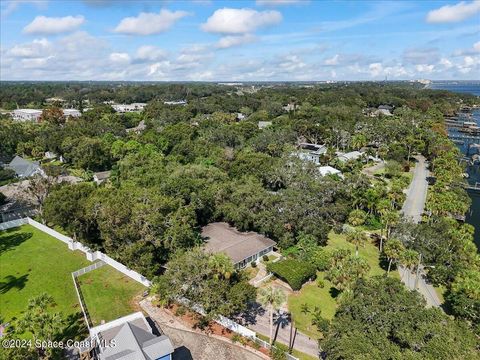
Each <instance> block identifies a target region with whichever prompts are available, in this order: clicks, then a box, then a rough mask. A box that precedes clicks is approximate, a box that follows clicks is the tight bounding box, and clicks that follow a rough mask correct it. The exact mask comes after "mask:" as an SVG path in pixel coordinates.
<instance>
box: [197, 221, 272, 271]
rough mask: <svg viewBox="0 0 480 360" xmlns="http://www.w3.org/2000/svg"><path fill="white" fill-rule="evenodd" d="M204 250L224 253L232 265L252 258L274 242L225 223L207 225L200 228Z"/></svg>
mask: <svg viewBox="0 0 480 360" xmlns="http://www.w3.org/2000/svg"><path fill="white" fill-rule="evenodd" d="M202 237H203V238H205V241H206V242H205V250H206V251H207V252H210V253H214V254H216V253H225V254H226V255H228V256H229V257H230V258H231V259H232V261H233V263H234V264H237V263H239V262H241V261H242V260H244V259H247V258H249V257H251V256H254V255H256V254H258V253H260V252H262V250H265V249H268V248H270V247H273V246H275V245H276V242H275V241H273V240H271V239H269V238H267V237H266V236H263V235H261V234H258V233H256V232H253V231H250V232H241V231H238V230H237V229H236V228H234V227H233V226H230V225H229V224H227V223H225V222H216V223H211V224H208V225H207V226H205V227H203V228H202Z"/></svg>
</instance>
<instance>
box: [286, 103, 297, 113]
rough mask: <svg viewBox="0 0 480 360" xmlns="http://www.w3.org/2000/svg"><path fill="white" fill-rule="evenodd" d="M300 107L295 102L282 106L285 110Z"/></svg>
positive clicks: (288, 110)
mask: <svg viewBox="0 0 480 360" xmlns="http://www.w3.org/2000/svg"><path fill="white" fill-rule="evenodd" d="M299 107H300V105H297V104H287V105H285V106H284V107H283V110H285V111H286V112H290V111H294V110H297V109H298V108H299Z"/></svg>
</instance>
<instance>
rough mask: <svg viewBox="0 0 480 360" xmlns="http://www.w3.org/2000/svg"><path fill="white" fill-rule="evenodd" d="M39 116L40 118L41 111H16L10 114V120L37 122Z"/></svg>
mask: <svg viewBox="0 0 480 360" xmlns="http://www.w3.org/2000/svg"><path fill="white" fill-rule="evenodd" d="M40 116H42V110H38V109H17V110H13V113H12V118H13V120H16V121H38V120H39V119H40Z"/></svg>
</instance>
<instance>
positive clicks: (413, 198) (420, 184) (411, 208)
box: [398, 156, 442, 307]
mask: <svg viewBox="0 0 480 360" xmlns="http://www.w3.org/2000/svg"><path fill="white" fill-rule="evenodd" d="M415 159H416V160H417V163H416V165H415V169H414V170H413V179H412V182H411V183H410V186H409V187H408V189H407V193H406V195H407V198H406V199H405V202H404V203H403V207H402V214H403V216H404V217H405V218H406V219H409V220H411V221H413V222H414V223H419V222H420V221H421V220H422V213H423V210H424V208H425V202H426V200H427V190H428V182H427V177H428V176H429V171H428V169H427V162H426V160H425V158H424V157H423V156H416V157H415ZM398 272H399V273H400V278H401V279H402V281H403V282H404V283H405V286H407V287H408V288H409V289H410V290H414V289H415V277H416V275H415V274H414V273H412V272H411V271H410V270H408V269H406V268H403V267H402V266H400V267H399V268H398ZM417 290H418V291H419V292H420V293H421V294H422V295H423V297H424V298H425V300H426V301H427V306H436V307H440V305H441V304H442V302H441V301H440V299H439V297H438V295H437V293H436V292H435V289H434V288H433V286H432V285H430V284H427V283H426V282H425V279H424V277H423V276H421V277H420V279H419V281H418V289H417Z"/></svg>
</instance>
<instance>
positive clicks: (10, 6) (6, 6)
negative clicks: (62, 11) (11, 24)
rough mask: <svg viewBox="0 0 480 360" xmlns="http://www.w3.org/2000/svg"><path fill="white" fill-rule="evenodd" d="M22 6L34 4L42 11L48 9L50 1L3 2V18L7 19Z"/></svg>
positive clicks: (19, 0)
mask: <svg viewBox="0 0 480 360" xmlns="http://www.w3.org/2000/svg"><path fill="white" fill-rule="evenodd" d="M21 4H32V5H35V6H36V7H38V8H40V9H44V8H46V5H47V4H48V0H10V1H2V5H1V6H2V7H1V13H2V17H6V16H8V15H10V14H11V13H13V12H14V11H15V10H17V9H18V8H19V6H20V5H21Z"/></svg>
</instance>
